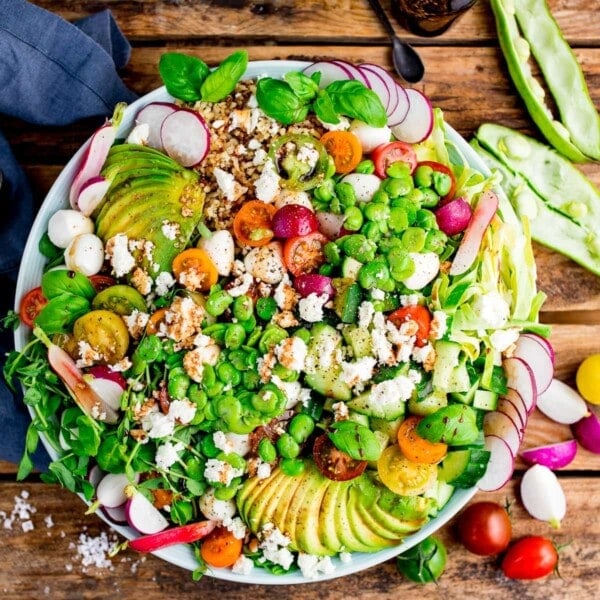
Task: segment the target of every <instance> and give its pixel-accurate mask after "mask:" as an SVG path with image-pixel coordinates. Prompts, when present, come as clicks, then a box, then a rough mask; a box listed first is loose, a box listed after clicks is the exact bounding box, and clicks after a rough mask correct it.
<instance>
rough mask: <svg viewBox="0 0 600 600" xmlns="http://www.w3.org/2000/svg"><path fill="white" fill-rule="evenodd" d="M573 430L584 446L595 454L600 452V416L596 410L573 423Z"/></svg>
mask: <svg viewBox="0 0 600 600" xmlns="http://www.w3.org/2000/svg"><path fill="white" fill-rule="evenodd" d="M571 430H572V431H573V433H574V435H575V437H576V438H577V441H578V442H579V443H580V444H581V445H582V447H583V448H585V449H586V450H589V451H590V452H593V453H594V454H600V418H599V417H598V415H597V414H596V413H595V412H593V411H591V412H590V413H589V414H588V415H587V416H585V417H583V419H581V420H579V421H577V423H574V424H573V425H571Z"/></svg>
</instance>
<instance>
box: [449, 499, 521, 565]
mask: <svg viewBox="0 0 600 600" xmlns="http://www.w3.org/2000/svg"><path fill="white" fill-rule="evenodd" d="M511 535H512V525H511V523H510V518H509V516H508V513H507V512H506V509H505V508H504V507H502V506H500V505H499V504H497V503H496V502H475V503H474V504H471V505H470V506H468V507H467V508H466V509H465V510H464V511H463V512H462V513H461V514H460V516H459V517H458V537H459V539H460V541H461V542H462V544H463V546H464V547H465V548H466V549H467V550H468V551H469V552H473V554H479V555H480V556H490V555H492V554H498V553H499V552H503V551H504V550H506V548H507V547H508V544H509V543H510V538H511Z"/></svg>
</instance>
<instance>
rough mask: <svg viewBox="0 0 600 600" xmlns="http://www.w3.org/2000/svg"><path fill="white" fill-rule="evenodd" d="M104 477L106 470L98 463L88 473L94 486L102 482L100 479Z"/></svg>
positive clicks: (89, 479)
mask: <svg viewBox="0 0 600 600" xmlns="http://www.w3.org/2000/svg"><path fill="white" fill-rule="evenodd" d="M103 477H104V472H103V471H102V469H101V468H100V467H99V466H98V465H94V466H93V467H92V468H91V469H90V471H89V473H88V481H89V482H90V483H91V484H92V485H93V486H94V488H95V487H96V486H97V485H98V483H100V480H101V479H102V478H103Z"/></svg>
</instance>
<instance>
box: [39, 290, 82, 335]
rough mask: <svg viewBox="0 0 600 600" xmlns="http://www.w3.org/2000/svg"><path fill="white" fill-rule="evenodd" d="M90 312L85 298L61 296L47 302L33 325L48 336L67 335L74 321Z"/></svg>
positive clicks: (70, 295) (69, 295)
mask: <svg viewBox="0 0 600 600" xmlns="http://www.w3.org/2000/svg"><path fill="white" fill-rule="evenodd" d="M89 311H90V303H89V301H88V300H87V299H86V298H82V297H81V296H74V295H73V294H61V295H60V296H56V297H55V298H52V300H49V301H48V304H46V305H45V306H44V308H42V310H41V311H40V312H39V314H38V316H37V317H36V318H35V324H36V325H37V326H38V327H41V328H42V329H43V330H44V332H45V333H46V334H48V335H54V334H55V333H69V332H70V331H71V330H72V328H73V323H75V321H76V320H77V319H78V318H79V317H81V316H83V315H85V314H86V313H88V312H89Z"/></svg>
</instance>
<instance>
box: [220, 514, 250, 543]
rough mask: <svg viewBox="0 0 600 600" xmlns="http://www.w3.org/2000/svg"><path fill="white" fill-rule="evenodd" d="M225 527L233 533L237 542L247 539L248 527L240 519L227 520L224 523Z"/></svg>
mask: <svg viewBox="0 0 600 600" xmlns="http://www.w3.org/2000/svg"><path fill="white" fill-rule="evenodd" d="M223 525H225V528H226V529H227V530H228V531H231V533H233V537H234V538H236V539H237V540H243V539H244V538H245V537H246V531H247V530H246V525H244V522H243V521H242V519H240V517H234V518H233V519H226V520H225V521H223Z"/></svg>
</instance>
